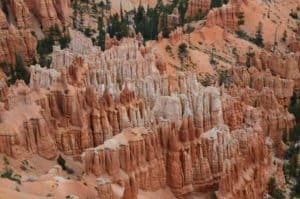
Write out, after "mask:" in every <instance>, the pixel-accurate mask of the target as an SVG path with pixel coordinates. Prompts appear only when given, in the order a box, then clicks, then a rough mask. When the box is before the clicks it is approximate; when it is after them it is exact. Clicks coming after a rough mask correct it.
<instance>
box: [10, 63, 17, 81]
mask: <svg viewBox="0 0 300 199" xmlns="http://www.w3.org/2000/svg"><path fill="white" fill-rule="evenodd" d="M16 80H17V77H16V72H15V70H14V67H13V66H12V65H10V78H9V80H8V84H14V83H15V82H16Z"/></svg>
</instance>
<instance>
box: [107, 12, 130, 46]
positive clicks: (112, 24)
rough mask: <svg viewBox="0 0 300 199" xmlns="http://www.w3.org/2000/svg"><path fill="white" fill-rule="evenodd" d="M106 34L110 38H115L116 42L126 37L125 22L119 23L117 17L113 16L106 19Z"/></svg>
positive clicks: (126, 27) (126, 26)
mask: <svg viewBox="0 0 300 199" xmlns="http://www.w3.org/2000/svg"><path fill="white" fill-rule="evenodd" d="M107 32H108V33H109V34H110V36H116V37H117V39H118V40H120V39H122V38H123V37H127V36H128V25H127V20H124V21H123V22H122V21H120V19H119V15H118V14H114V15H113V16H110V17H109V19H108V27H107Z"/></svg>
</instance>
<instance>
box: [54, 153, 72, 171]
mask: <svg viewBox="0 0 300 199" xmlns="http://www.w3.org/2000/svg"><path fill="white" fill-rule="evenodd" d="M57 163H58V164H59V165H60V166H61V168H62V169H63V170H64V171H66V172H67V173H68V174H73V173H74V170H73V169H72V168H70V167H68V166H67V165H66V160H65V159H64V158H63V157H62V156H61V155H59V156H58V158H57Z"/></svg>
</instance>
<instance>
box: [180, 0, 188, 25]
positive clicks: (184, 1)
mask: <svg viewBox="0 0 300 199" xmlns="http://www.w3.org/2000/svg"><path fill="white" fill-rule="evenodd" d="M187 7H188V1H187V0H180V2H179V5H178V11H179V15H180V23H181V25H183V24H184V17H185V13H186V10H187Z"/></svg>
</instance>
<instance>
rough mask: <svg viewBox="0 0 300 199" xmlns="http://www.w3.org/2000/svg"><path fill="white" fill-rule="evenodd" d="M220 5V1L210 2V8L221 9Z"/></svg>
mask: <svg viewBox="0 0 300 199" xmlns="http://www.w3.org/2000/svg"><path fill="white" fill-rule="evenodd" d="M222 4H223V2H222V0H212V1H211V4H210V7H211V8H218V7H221V6H222Z"/></svg>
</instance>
